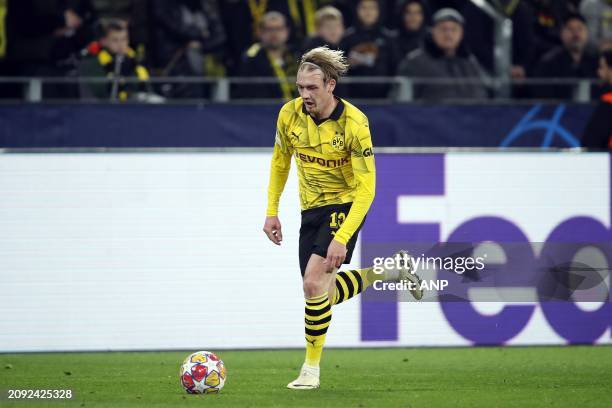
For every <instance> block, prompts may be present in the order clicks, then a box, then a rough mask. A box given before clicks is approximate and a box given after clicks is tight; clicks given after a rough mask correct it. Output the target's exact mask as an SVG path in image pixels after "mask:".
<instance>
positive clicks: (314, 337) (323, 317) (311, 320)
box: [304, 293, 332, 367]
mask: <svg viewBox="0 0 612 408" xmlns="http://www.w3.org/2000/svg"><path fill="white" fill-rule="evenodd" d="M331 316H332V313H331V304H330V303H329V299H328V297H327V293H325V294H323V295H321V296H317V297H315V298H311V299H306V308H305V309H304V323H305V329H306V330H305V331H306V361H305V363H306V364H307V365H309V366H312V367H318V366H319V362H320V361H321V353H322V352H323V345H324V344H325V335H326V334H327V328H328V327H329V324H330V322H331Z"/></svg>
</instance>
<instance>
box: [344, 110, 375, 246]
mask: <svg viewBox="0 0 612 408" xmlns="http://www.w3.org/2000/svg"><path fill="white" fill-rule="evenodd" d="M351 165H352V167H353V175H354V177H355V182H356V186H355V198H354V200H353V205H352V206H351V210H350V211H349V213H348V215H347V217H346V220H344V222H343V223H342V226H341V227H340V229H339V230H338V232H336V235H335V237H334V240H335V241H338V242H339V243H341V244H344V245H346V243H347V242H348V241H349V240H350V239H351V237H352V236H353V234H354V233H355V231H357V228H359V226H360V225H361V223H362V222H363V220H364V218H365V216H366V214H367V212H368V210H369V209H370V205H372V201H373V200H374V194H375V191H376V167H375V165H374V152H373V150H372V137H371V135H370V128H369V126H368V123H367V121H366V122H365V123H364V124H362V125H361V126H360V128H359V130H358V131H357V134H356V135H354V137H353V140H352V143H351Z"/></svg>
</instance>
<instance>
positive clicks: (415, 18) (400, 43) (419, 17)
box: [397, 0, 428, 60]
mask: <svg viewBox="0 0 612 408" xmlns="http://www.w3.org/2000/svg"><path fill="white" fill-rule="evenodd" d="M427 13H428V9H427V4H426V3H425V1H424V0H403V1H400V2H399V8H398V13H397V18H398V20H399V24H398V30H397V32H398V36H397V50H398V59H400V60H401V59H403V58H404V57H405V56H406V55H408V54H409V53H411V52H412V51H414V50H416V49H417V48H419V47H420V46H421V45H422V43H423V39H424V38H425V34H426V33H427Z"/></svg>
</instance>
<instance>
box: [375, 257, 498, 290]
mask: <svg viewBox="0 0 612 408" xmlns="http://www.w3.org/2000/svg"><path fill="white" fill-rule="evenodd" d="M486 257H487V255H486V254H484V255H483V256H476V257H471V256H465V257H452V256H445V257H443V256H425V254H421V255H420V256H418V257H414V256H412V255H410V254H408V253H397V254H395V255H394V256H390V257H377V258H374V260H373V261H374V265H373V267H372V270H373V272H374V273H376V274H377V275H381V276H382V275H384V273H385V272H386V271H389V270H393V269H401V268H405V267H406V265H412V266H411V268H410V269H411V273H413V274H414V273H416V272H417V271H419V273H421V272H423V271H447V272H454V273H456V274H458V275H462V274H464V273H466V272H470V271H482V270H483V269H484V268H485V263H484V261H485V258H486ZM448 284H449V283H448V279H423V280H421V281H420V282H419V283H417V282H413V281H400V282H387V281H383V280H376V281H374V283H373V285H372V286H373V288H374V290H408V291H412V290H415V289H419V290H422V291H425V290H437V291H442V290H444V289H445V288H446V287H447V286H448ZM417 286H418V287H417Z"/></svg>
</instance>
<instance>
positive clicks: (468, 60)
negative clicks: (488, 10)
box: [398, 8, 487, 100]
mask: <svg viewBox="0 0 612 408" xmlns="http://www.w3.org/2000/svg"><path fill="white" fill-rule="evenodd" d="M433 24H434V26H433V28H432V30H431V35H430V36H428V37H427V38H426V39H425V43H424V45H423V47H422V48H419V49H417V50H415V51H413V52H412V53H410V54H408V55H407V56H406V58H404V60H403V61H402V62H401V64H400V66H399V70H398V74H399V75H403V76H406V77H411V78H427V79H440V80H447V81H443V82H441V83H424V84H421V85H418V84H417V85H415V87H414V96H415V98H417V99H429V100H446V99H482V98H486V97H487V89H486V87H485V84H484V82H485V78H486V76H485V74H484V72H483V70H482V68H481V66H480V64H478V61H477V60H476V58H475V57H474V56H473V55H472V54H471V53H470V52H469V51H468V50H467V48H466V46H465V44H464V42H463V25H464V20H463V17H462V16H461V14H460V13H459V12H458V11H457V10H454V9H450V8H445V9H440V10H438V11H437V12H436V13H435V14H434V16H433Z"/></svg>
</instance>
